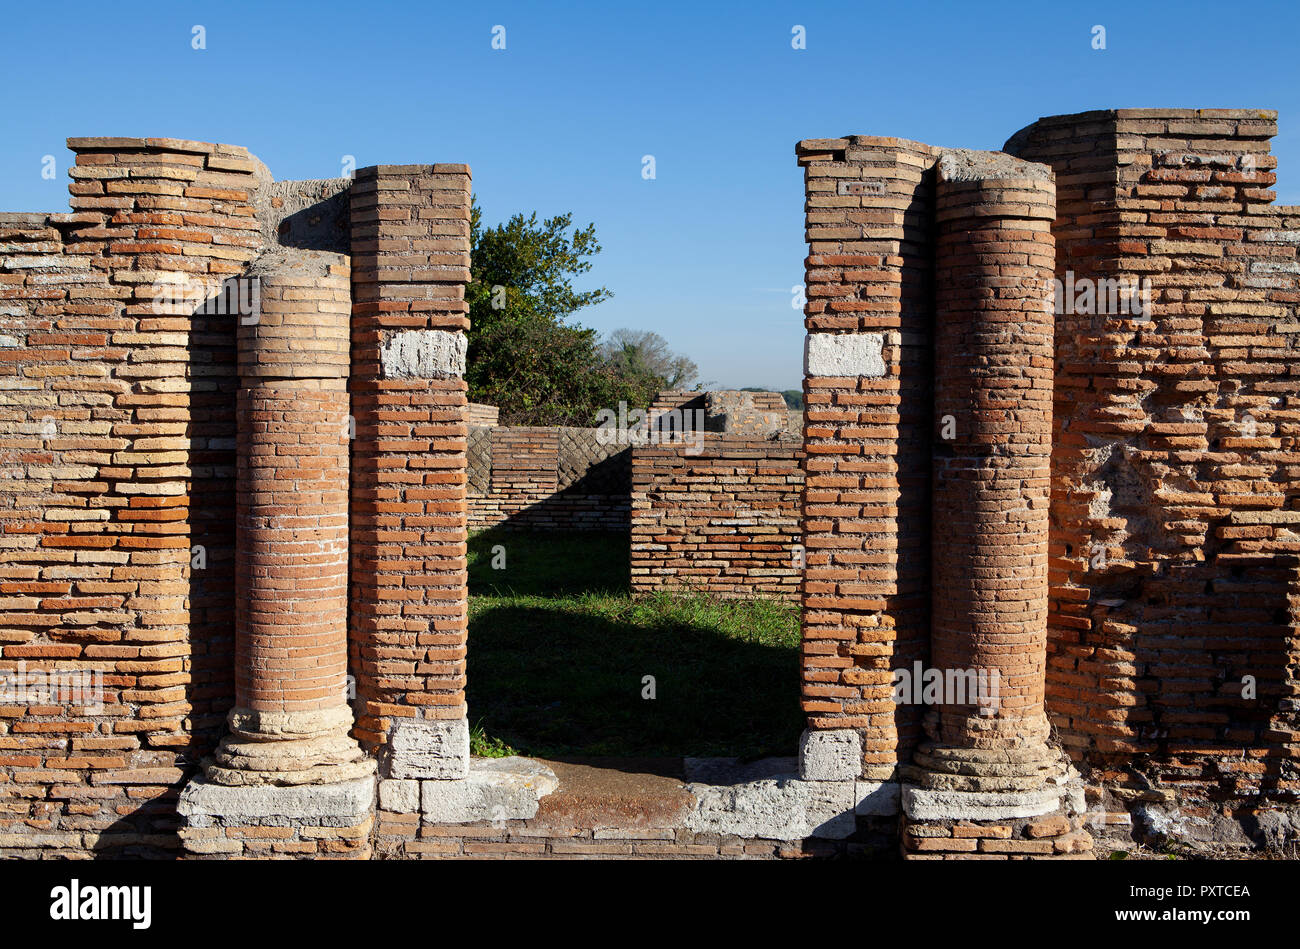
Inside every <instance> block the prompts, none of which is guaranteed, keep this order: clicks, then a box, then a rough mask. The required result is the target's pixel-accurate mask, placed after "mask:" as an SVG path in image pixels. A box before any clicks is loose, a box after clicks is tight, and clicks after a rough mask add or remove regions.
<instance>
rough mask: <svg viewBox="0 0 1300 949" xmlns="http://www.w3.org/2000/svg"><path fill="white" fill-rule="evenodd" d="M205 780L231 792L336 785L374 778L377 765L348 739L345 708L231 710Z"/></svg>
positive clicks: (348, 713) (347, 710)
mask: <svg viewBox="0 0 1300 949" xmlns="http://www.w3.org/2000/svg"><path fill="white" fill-rule="evenodd" d="M227 721H228V722H229V723H230V732H231V734H229V735H227V736H226V737H225V738H223V739H222V740H221V744H220V745H219V746H218V747H217V750H216V752H215V753H214V754H213V756H212V759H213V760H212V761H211V762H209V763H208V765H207V769H206V777H207V780H208V782H209V783H211V784H222V785H227V786H231V787H256V786H262V785H274V786H278V787H289V786H296V785H310V784H337V783H339V782H342V781H351V780H355V779H359V778H368V777H371V776H373V775H374V774H375V770H376V765H375V760H374V759H373V758H371V757H369V756H368V755H367V754H366V753H365V752H364V751H363V750H362V748H361V746H360V745H359V744H357V742H356V740H355V739H353V738H351V737H350V736H349V735H348V730H349V729H350V728H351V727H352V710H351V709H350V708H348V707H347V706H343V707H342V708H339V709H326V710H323V711H317V712H257V711H251V710H249V709H239V708H237V709H232V710H231V712H230V714H229V715H228V716H227Z"/></svg>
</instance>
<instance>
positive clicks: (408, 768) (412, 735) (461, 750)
mask: <svg viewBox="0 0 1300 949" xmlns="http://www.w3.org/2000/svg"><path fill="white" fill-rule="evenodd" d="M388 751H389V758H388V774H389V776H390V777H393V778H437V779H441V780H446V781H454V780H457V779H459V778H463V777H465V776H466V775H468V774H469V722H468V721H467V720H466V719H463V718H461V719H454V720H451V721H440V720H430V719H406V720H403V721H399V722H397V723H395V724H394V725H393V729H392V731H391V732H390V734H389V740H388Z"/></svg>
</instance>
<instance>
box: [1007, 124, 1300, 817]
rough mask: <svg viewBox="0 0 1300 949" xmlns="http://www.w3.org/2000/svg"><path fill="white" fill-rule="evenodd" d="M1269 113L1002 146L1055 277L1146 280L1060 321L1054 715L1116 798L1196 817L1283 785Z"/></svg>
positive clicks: (1285, 392)
mask: <svg viewBox="0 0 1300 949" xmlns="http://www.w3.org/2000/svg"><path fill="white" fill-rule="evenodd" d="M1275 120H1276V114H1275V113H1272V112H1268V111H1262V110H1187V109H1181V110H1180V109H1125V110H1118V111H1106V112H1090V113H1083V114H1079V115H1071V116H1059V117H1055V118H1050V119H1044V120H1041V121H1040V122H1038V123H1036V124H1034V125H1032V126H1030V127H1029V128H1027V129H1025V130H1024V131H1022V132H1020V133H1018V134H1017V135H1016V136H1015V137H1013V138H1012V140H1011V141H1010V142H1008V144H1007V150H1008V151H1013V152H1015V153H1017V154H1019V155H1022V156H1023V157H1027V158H1031V159H1033V160H1036V161H1042V162H1048V163H1050V164H1051V165H1052V166H1053V168H1054V169H1055V171H1056V175H1057V181H1058V193H1059V197H1058V202H1059V204H1058V207H1059V213H1058V217H1057V220H1056V224H1055V227H1054V230H1055V233H1056V237H1057V243H1058V248H1059V256H1058V262H1057V277H1058V279H1060V280H1062V282H1064V280H1065V278H1066V277H1067V276H1068V275H1070V274H1073V277H1074V278H1075V279H1076V280H1077V279H1080V278H1083V279H1098V278H1108V277H1109V278H1130V279H1138V278H1147V279H1149V280H1150V288H1151V292H1150V300H1151V310H1150V313H1149V314H1146V315H1143V314H1134V313H1132V312H1130V313H1123V312H1120V313H1115V312H1110V313H1097V312H1074V313H1071V312H1069V311H1068V308H1067V311H1066V312H1063V313H1058V315H1057V332H1056V359H1055V362H1056V366H1055V371H1056V393H1057V400H1056V413H1055V431H1054V449H1053V455H1052V471H1053V484H1052V496H1051V529H1052V551H1051V554H1052V556H1051V625H1050V646H1049V648H1050V660H1049V671H1048V679H1047V688H1048V705H1049V711H1050V712H1051V713H1052V716H1053V720H1054V721H1055V723H1056V725H1057V728H1058V730H1059V732H1060V734H1061V737H1062V740H1063V741H1064V742H1065V744H1066V745H1067V746H1068V747H1069V748H1070V749H1071V751H1072V753H1073V754H1074V755H1075V756H1076V757H1078V758H1079V759H1080V760H1082V761H1084V762H1086V763H1088V764H1091V765H1093V766H1094V768H1095V771H1094V775H1095V778H1096V780H1097V781H1098V783H1100V784H1104V785H1105V786H1107V787H1108V788H1110V789H1111V791H1112V792H1113V795H1114V797H1113V800H1114V803H1116V804H1120V805H1122V804H1128V805H1132V806H1136V807H1138V808H1139V809H1146V810H1151V809H1155V810H1159V809H1160V808H1162V807H1168V806H1172V805H1173V804H1174V803H1175V802H1177V804H1178V806H1179V808H1181V813H1182V817H1183V818H1188V819H1192V820H1204V819H1206V818H1210V819H1214V818H1216V817H1238V818H1240V817H1243V816H1246V815H1248V814H1249V813H1250V811H1251V809H1252V807H1253V802H1255V801H1256V798H1257V796H1259V797H1260V798H1261V799H1262V800H1263V801H1265V802H1268V801H1276V800H1282V801H1290V800H1294V799H1295V795H1296V791H1297V789H1298V788H1300V785H1298V784H1297V777H1298V776H1297V773H1296V764H1295V760H1296V753H1297V744H1296V740H1297V735H1298V734H1300V733H1298V732H1297V729H1296V724H1297V723H1296V708H1297V704H1296V698H1295V696H1296V689H1297V680H1296V675H1295V665H1294V657H1295V652H1296V635H1295V630H1296V626H1297V621H1296V615H1295V604H1296V600H1295V599H1294V594H1293V592H1292V591H1293V590H1294V589H1295V584H1296V580H1297V575H1296V560H1295V557H1294V553H1295V552H1296V550H1297V540H1298V538H1300V535H1298V534H1297V533H1296V532H1295V529H1294V524H1295V523H1296V522H1297V519H1300V482H1298V481H1297V478H1296V471H1297V469H1296V467H1295V466H1296V462H1297V460H1298V459H1300V456H1297V455H1296V454H1295V443H1296V435H1297V433H1298V432H1300V427H1298V421H1300V419H1298V417H1297V416H1296V414H1295V405H1294V403H1295V400H1296V394H1297V386H1300V383H1298V382H1297V379H1296V376H1295V373H1294V370H1293V368H1292V367H1293V364H1294V362H1295V360H1296V357H1297V352H1296V349H1297V332H1298V331H1300V321H1298V320H1297V303H1300V288H1298V287H1300V285H1298V280H1300V263H1298V262H1297V243H1298V242H1300V208H1285V207H1274V206H1272V205H1271V203H1270V202H1271V201H1272V200H1273V197H1274V193H1273V192H1272V191H1271V190H1270V186H1271V185H1272V184H1273V182H1274V180H1275V177H1276V176H1275V174H1274V172H1273V170H1272V169H1273V168H1274V167H1275V159H1273V158H1272V157H1271V156H1270V155H1269V139H1270V138H1271V137H1272V136H1273V135H1274V134H1276V121H1275ZM1079 309H1080V310H1082V309H1083V308H1082V307H1080V308H1079ZM1247 676H1250V677H1253V679H1254V682H1255V685H1256V689H1257V697H1253V698H1252V697H1249V696H1243V677H1247ZM1115 809H1117V810H1118V809H1120V808H1118V807H1117V808H1115Z"/></svg>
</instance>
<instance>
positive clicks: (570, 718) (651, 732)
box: [468, 531, 803, 757]
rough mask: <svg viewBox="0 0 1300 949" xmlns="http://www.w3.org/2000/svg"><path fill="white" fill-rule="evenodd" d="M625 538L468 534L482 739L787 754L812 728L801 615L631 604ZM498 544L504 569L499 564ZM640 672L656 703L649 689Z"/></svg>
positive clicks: (545, 748) (565, 750) (632, 751)
mask: <svg viewBox="0 0 1300 949" xmlns="http://www.w3.org/2000/svg"><path fill="white" fill-rule="evenodd" d="M627 544H628V540H627V535H626V534H612V535H611V534H599V533H583V534H541V533H536V534H533V533H523V532H503V531H485V532H482V533H479V534H476V535H475V536H473V537H472V538H471V539H470V558H469V559H470V580H469V584H470V587H469V590H470V632H469V660H468V664H469V671H468V677H469V688H468V692H469V695H468V700H469V705H470V709H471V711H472V713H473V714H474V715H475V717H476V719H477V721H478V722H479V725H480V726H481V727H479V728H477V731H478V734H479V739H478V741H479V743H480V744H481V746H483V747H490V746H491V743H493V742H496V743H499V744H500V745H503V746H507V747H512V748H514V749H517V751H518V752H519V753H520V754H532V755H543V756H552V757H555V756H596V755H602V756H603V755H610V756H678V755H721V754H728V755H738V756H741V757H758V756H761V755H765V754H792V753H793V751H794V748H795V743H796V741H797V739H798V736H799V732H800V731H801V730H802V728H803V716H802V713H801V711H800V709H799V700H798V696H799V678H798V676H799V658H798V649H799V617H798V612H797V610H796V609H795V608H794V607H793V606H791V605H789V604H785V603H779V602H775V601H770V600H718V599H714V598H712V597H708V596H702V595H670V594H658V595H654V596H649V597H644V598H641V599H638V600H633V599H632V598H631V595H630V594H629V592H628V583H627V556H628V553H627ZM498 545H499V546H501V547H504V549H505V569H504V570H493V569H492V559H493V556H494V551H493V548H494V547H497V546H498ZM496 553H497V554H498V555H499V553H500V551H499V550H498V551H496ZM499 562H500V561H499V559H498V563H499ZM645 676H653V677H654V684H653V687H654V692H655V697H654V698H653V699H646V698H643V697H642V694H643V692H644V691H645V690H646V689H647V684H646V682H645V680H644V677H645ZM489 736H490V737H489Z"/></svg>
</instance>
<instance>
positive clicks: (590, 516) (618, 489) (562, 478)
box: [466, 426, 630, 531]
mask: <svg viewBox="0 0 1300 949" xmlns="http://www.w3.org/2000/svg"><path fill="white" fill-rule="evenodd" d="M597 434H598V429H594V428H566V427H528V426H500V427H487V426H471V427H470V430H469V442H468V452H467V459H468V461H467V472H466V475H467V481H468V497H469V529H470V530H471V531H475V530H485V529H487V528H492V527H505V528H508V529H514V530H542V531H545V530H561V531H571V530H578V531H581V530H601V531H612V530H626V529H627V526H628V491H629V487H630V470H629V453H628V449H627V447H626V446H624V445H614V444H608V445H606V444H601V441H600V439H599V438H598V437H597Z"/></svg>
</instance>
